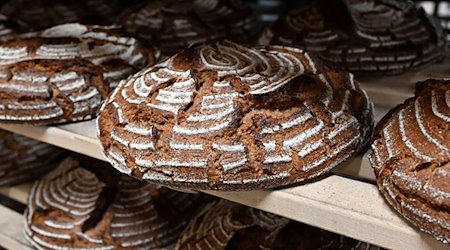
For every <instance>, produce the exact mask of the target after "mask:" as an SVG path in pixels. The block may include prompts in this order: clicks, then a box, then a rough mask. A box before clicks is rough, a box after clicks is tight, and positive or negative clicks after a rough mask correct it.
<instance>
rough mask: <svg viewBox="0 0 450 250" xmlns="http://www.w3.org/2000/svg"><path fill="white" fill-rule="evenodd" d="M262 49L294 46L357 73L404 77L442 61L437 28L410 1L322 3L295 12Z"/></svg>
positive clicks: (442, 43) (272, 30)
mask: <svg viewBox="0 0 450 250" xmlns="http://www.w3.org/2000/svg"><path fill="white" fill-rule="evenodd" d="M259 43H260V44H282V45H295V46H300V47H302V48H305V49H306V50H307V51H308V52H314V53H317V54H318V55H319V56H320V57H321V58H322V59H323V60H325V61H327V62H329V63H332V64H334V65H336V66H337V67H340V68H343V69H346V70H349V71H352V72H353V71H355V72H367V73H368V72H375V73H377V72H378V73H380V72H389V73H400V72H402V71H404V70H405V69H408V68H412V67H418V66H422V65H426V64H430V63H433V62H436V61H437V60H439V59H441V58H442V57H443V51H445V36H444V35H443V31H442V29H441V28H440V26H439V24H438V23H435V22H434V21H433V20H432V19H431V17H429V16H427V15H426V14H425V12H424V11H423V10H422V9H418V8H417V7H415V6H414V3H412V2H407V1H393V0H381V1H375V0H367V1H356V0H346V1H333V2H329V1H325V0H323V1H318V3H316V4H314V5H311V6H307V7H300V8H298V9H295V10H292V11H291V12H290V13H288V14H287V15H286V16H285V17H284V18H282V19H280V20H278V21H277V22H276V23H275V24H273V25H272V27H270V28H268V29H267V30H266V31H265V32H264V34H263V35H262V36H261V38H260V41H259Z"/></svg>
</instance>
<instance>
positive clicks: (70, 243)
mask: <svg viewBox="0 0 450 250" xmlns="http://www.w3.org/2000/svg"><path fill="white" fill-rule="evenodd" d="M86 167H88V168H89V170H88V169H86ZM92 171H95V173H94V172H92ZM201 204H203V202H202V199H201V196H200V195H192V194H186V193H180V192H175V191H172V190H169V189H165V188H158V187H156V186H154V185H151V184H148V183H143V182H139V181H137V180H134V179H132V178H130V177H128V176H125V175H121V174H118V173H117V172H116V171H114V170H113V169H112V168H111V167H110V166H108V164H107V163H103V162H97V161H94V160H92V159H89V160H86V159H84V160H75V159H74V158H67V159H66V160H65V161H63V162H62V163H61V165H60V166H59V167H58V168H57V169H56V170H55V171H54V172H52V173H50V174H49V175H48V176H46V177H45V178H43V179H42V180H40V181H39V182H37V183H36V184H35V185H34V186H33V188H32V190H31V192H30V195H29V197H28V205H27V210H26V212H25V235H26V237H27V239H28V240H29V241H30V243H31V244H32V245H33V246H34V247H36V248H37V249H55V250H56V249H161V248H163V247H166V246H168V245H170V244H172V243H174V242H175V241H176V240H177V238H178V236H179V234H180V233H181V231H182V230H183V229H184V228H185V226H186V225H187V222H188V221H189V220H190V219H191V217H192V216H193V215H194V213H195V212H197V209H199V208H201Z"/></svg>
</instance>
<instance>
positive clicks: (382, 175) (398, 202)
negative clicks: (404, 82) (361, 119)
mask: <svg viewBox="0 0 450 250" xmlns="http://www.w3.org/2000/svg"><path fill="white" fill-rule="evenodd" d="M369 160H370V162H371V164H372V166H373V169H374V171H375V175H376V178H377V183H378V187H379V189H380V191H381V193H382V194H383V196H384V197H385V198H386V200H387V201H388V203H389V204H390V205H391V206H393V207H394V208H395V209H396V210H397V211H398V212H399V213H400V214H401V215H402V216H404V217H405V218H406V219H408V220H409V221H410V222H412V223H413V224H414V225H416V226H418V227H419V228H420V229H421V230H423V231H425V232H428V233H430V234H432V235H433V236H434V237H436V238H437V239H438V240H440V241H443V242H445V243H449V242H450V185H449V184H450V81H441V80H427V81H425V82H421V83H418V84H417V86H416V94H415V97H413V98H411V99H408V100H407V101H406V102H405V103H403V104H402V105H399V106H398V107H396V108H395V109H393V110H391V112H389V113H388V114H387V115H386V116H385V117H384V118H383V119H382V120H381V121H380V123H379V124H378V125H377V130H376V133H375V135H374V142H373V144H372V150H371V151H370V154H369Z"/></svg>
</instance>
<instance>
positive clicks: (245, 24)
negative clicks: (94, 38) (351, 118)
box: [117, 0, 261, 55]
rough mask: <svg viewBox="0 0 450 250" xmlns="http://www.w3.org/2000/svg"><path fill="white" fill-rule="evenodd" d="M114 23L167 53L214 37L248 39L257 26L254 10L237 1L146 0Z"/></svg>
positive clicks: (257, 17) (253, 34)
mask: <svg viewBox="0 0 450 250" xmlns="http://www.w3.org/2000/svg"><path fill="white" fill-rule="evenodd" d="M117 22H118V23H119V24H120V25H122V26H123V27H125V28H126V29H127V31H129V32H131V33H132V34H135V35H136V36H137V37H139V38H142V39H144V40H147V41H149V42H150V43H151V44H155V45H157V46H158V48H160V49H161V51H162V52H163V53H165V54H170V55H171V54H173V53H176V52H178V51H180V50H182V49H185V48H186V47H187V46H188V45H191V44H196V43H201V42H206V41H211V40H216V39H223V38H227V39H232V40H236V41H241V42H242V41H249V40H250V39H252V38H254V37H256V36H257V34H258V33H259V31H260V27H261V22H260V20H259V16H258V15H257V13H256V11H254V10H252V9H251V8H250V7H249V6H247V5H245V4H243V3H241V1H239V0H238V1H226V0H208V1H206V0H189V1H173V0H169V1H167V0H158V1H150V2H148V3H147V4H146V5H145V6H138V7H134V8H131V9H129V10H126V11H124V13H122V15H121V16H120V17H119V19H118V21H117Z"/></svg>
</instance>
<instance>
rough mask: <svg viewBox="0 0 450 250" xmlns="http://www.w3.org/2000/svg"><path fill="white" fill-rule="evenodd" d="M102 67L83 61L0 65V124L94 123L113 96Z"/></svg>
mask: <svg viewBox="0 0 450 250" xmlns="http://www.w3.org/2000/svg"><path fill="white" fill-rule="evenodd" d="M102 74H103V71H102V69H101V68H100V67H98V66H96V65H94V64H92V63H90V62H88V61H84V60H79V59H73V60H30V61H22V62H18V63H15V64H9V65H0V97H1V98H0V120H1V121H8V122H25V123H33V124H55V123H61V122H68V121H79V120H86V119H91V118H92V117H93V116H95V115H96V114H97V112H98V110H99V109H100V107H101V105H102V102H103V100H105V99H106V98H107V96H108V94H109V93H110V88H109V87H108V84H107V83H105V81H104V80H103V78H102Z"/></svg>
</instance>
